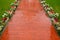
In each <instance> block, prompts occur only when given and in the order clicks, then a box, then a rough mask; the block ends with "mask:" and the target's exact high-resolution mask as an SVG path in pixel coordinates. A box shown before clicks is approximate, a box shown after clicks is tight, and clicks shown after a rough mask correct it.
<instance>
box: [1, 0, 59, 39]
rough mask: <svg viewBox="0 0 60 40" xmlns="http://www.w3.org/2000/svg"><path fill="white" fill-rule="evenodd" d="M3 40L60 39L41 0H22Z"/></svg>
mask: <svg viewBox="0 0 60 40" xmlns="http://www.w3.org/2000/svg"><path fill="white" fill-rule="evenodd" d="M1 40H60V39H59V37H58V36H57V33H56V31H55V29H54V27H53V26H52V24H51V22H50V19H49V18H48V17H47V16H46V12H45V11H44V9H43V7H42V5H41V4H40V2H39V0H21V2H20V3H19V5H18V8H17V10H16V11H15V14H14V15H13V17H12V18H11V20H10V22H9V23H8V25H7V28H6V30H5V32H4V33H3V35H2V36H1Z"/></svg>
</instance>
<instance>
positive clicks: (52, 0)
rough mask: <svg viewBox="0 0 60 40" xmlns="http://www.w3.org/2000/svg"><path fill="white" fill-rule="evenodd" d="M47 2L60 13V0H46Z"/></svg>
mask: <svg viewBox="0 0 60 40" xmlns="http://www.w3.org/2000/svg"><path fill="white" fill-rule="evenodd" d="M46 2H47V3H48V4H49V5H50V6H51V7H53V9H54V11H55V12H58V13H60V0H46Z"/></svg>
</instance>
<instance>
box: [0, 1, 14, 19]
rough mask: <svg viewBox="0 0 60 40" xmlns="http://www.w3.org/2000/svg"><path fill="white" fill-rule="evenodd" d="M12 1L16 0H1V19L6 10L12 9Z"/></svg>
mask: <svg viewBox="0 0 60 40" xmlns="http://www.w3.org/2000/svg"><path fill="white" fill-rule="evenodd" d="M12 2H14V0H0V19H1V17H2V14H3V13H4V11H5V10H8V9H10V4H11V3H12Z"/></svg>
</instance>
